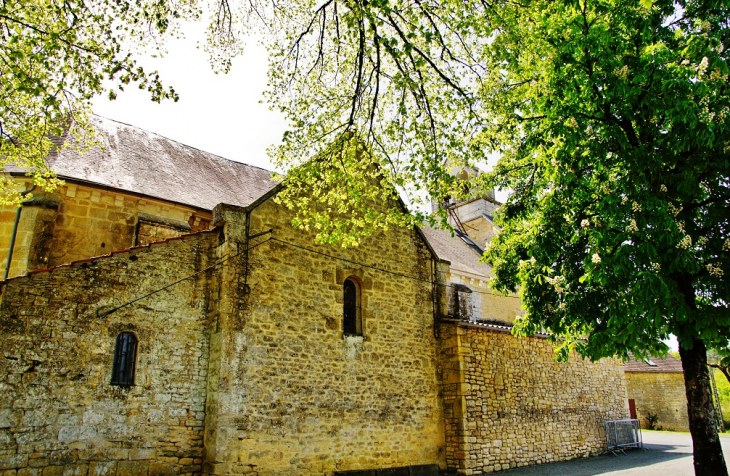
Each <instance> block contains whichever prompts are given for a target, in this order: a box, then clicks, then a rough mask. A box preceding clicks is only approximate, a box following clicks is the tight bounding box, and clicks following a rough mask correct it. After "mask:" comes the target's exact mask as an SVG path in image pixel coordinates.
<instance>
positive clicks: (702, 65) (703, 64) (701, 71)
mask: <svg viewBox="0 0 730 476" xmlns="http://www.w3.org/2000/svg"><path fill="white" fill-rule="evenodd" d="M709 65H710V62H709V60H708V59H707V56H705V57H704V58H702V61H700V65H699V66H698V67H697V76H704V75H705V73H706V72H707V67H708V66H709Z"/></svg>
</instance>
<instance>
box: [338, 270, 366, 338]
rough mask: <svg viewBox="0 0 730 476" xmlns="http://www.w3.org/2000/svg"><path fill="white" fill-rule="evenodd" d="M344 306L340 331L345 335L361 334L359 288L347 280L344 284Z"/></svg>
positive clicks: (353, 282) (352, 281)
mask: <svg viewBox="0 0 730 476" xmlns="http://www.w3.org/2000/svg"><path fill="white" fill-rule="evenodd" d="M344 293H345V296H344V306H343V325H342V330H343V332H344V333H345V334H355V335H357V334H362V322H361V319H360V287H359V286H358V285H357V283H356V282H355V281H354V280H352V279H350V278H347V279H346V280H345V284H344Z"/></svg>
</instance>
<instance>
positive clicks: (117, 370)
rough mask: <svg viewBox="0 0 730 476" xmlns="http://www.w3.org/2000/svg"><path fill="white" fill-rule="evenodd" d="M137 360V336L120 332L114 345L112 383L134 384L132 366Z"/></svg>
mask: <svg viewBox="0 0 730 476" xmlns="http://www.w3.org/2000/svg"><path fill="white" fill-rule="evenodd" d="M136 361H137V336H135V335H134V334H132V333H131V332H122V333H121V334H119V335H118V336H117V343H116V346H115V347H114V367H113V368H112V385H134V366H135V363H136Z"/></svg>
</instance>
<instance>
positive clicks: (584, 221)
mask: <svg viewBox="0 0 730 476" xmlns="http://www.w3.org/2000/svg"><path fill="white" fill-rule="evenodd" d="M580 226H581V227H583V228H588V227H589V226H591V222H590V221H588V219H587V218H584V219H583V220H581V222H580Z"/></svg>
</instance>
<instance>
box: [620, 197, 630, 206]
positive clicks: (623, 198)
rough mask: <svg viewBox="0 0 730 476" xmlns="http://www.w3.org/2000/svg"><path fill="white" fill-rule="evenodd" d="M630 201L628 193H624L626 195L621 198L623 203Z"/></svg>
mask: <svg viewBox="0 0 730 476" xmlns="http://www.w3.org/2000/svg"><path fill="white" fill-rule="evenodd" d="M628 201H629V197H627V196H626V195H624V196H623V197H622V198H621V205H624V204H625V203H626V202H628Z"/></svg>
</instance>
